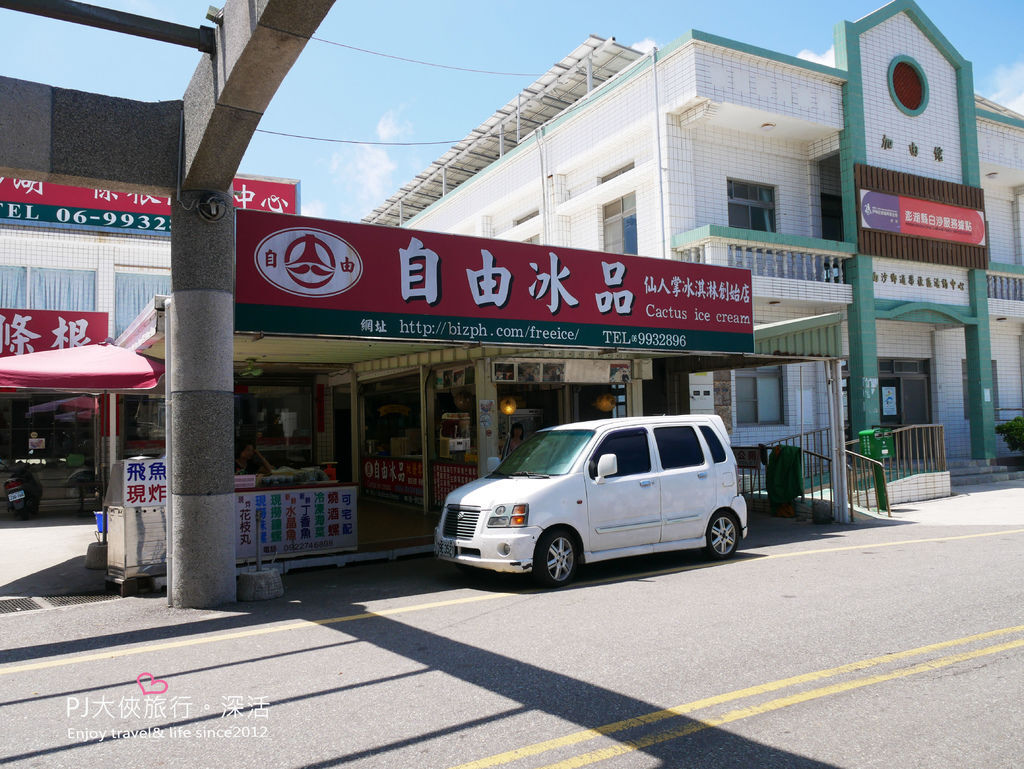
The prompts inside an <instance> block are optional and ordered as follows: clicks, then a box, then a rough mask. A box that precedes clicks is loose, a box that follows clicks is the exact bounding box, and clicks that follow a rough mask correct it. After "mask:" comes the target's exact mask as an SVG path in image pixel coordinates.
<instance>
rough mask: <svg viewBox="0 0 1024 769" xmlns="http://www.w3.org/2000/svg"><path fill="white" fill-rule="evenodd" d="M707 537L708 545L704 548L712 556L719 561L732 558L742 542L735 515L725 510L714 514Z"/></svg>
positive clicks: (709, 522)
mask: <svg viewBox="0 0 1024 769" xmlns="http://www.w3.org/2000/svg"><path fill="white" fill-rule="evenodd" d="M705 539H706V541H707V545H706V546H705V548H704V549H705V550H707V553H708V555H710V556H711V557H712V558H714V559H716V560H719V561H724V560H725V559H726V558H732V556H733V555H734V554H735V553H736V548H737V547H738V546H739V544H740V528H739V526H738V525H737V523H736V518H735V516H733V514H732V513H727V512H724V511H719V512H717V513H715V514H714V515H712V516H711V520H710V521H708V531H707V534H706V536H705Z"/></svg>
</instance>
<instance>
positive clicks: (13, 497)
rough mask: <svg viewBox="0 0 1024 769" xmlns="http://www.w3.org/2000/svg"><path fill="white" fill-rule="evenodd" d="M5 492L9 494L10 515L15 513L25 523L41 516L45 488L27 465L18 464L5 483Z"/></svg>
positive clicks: (8, 508) (8, 507)
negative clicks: (41, 501) (40, 509)
mask: <svg viewBox="0 0 1024 769" xmlns="http://www.w3.org/2000/svg"><path fill="white" fill-rule="evenodd" d="M4 491H5V492H6V493H7V511H8V512H9V513H14V515H15V516H17V517H18V518H20V519H21V520H23V521H25V520H28V519H29V518H31V517H32V516H34V515H38V514H39V500H40V499H42V497H43V486H42V484H41V483H39V480H38V479H37V478H36V476H35V474H34V473H33V472H32V468H31V467H30V466H29V465H27V464H26V463H24V462H18V463H17V464H16V465H15V466H14V470H13V471H12V472H11V477H10V478H8V479H7V480H6V481H5V482H4Z"/></svg>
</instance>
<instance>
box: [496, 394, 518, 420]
mask: <svg viewBox="0 0 1024 769" xmlns="http://www.w3.org/2000/svg"><path fill="white" fill-rule="evenodd" d="M498 408H500V409H501V413H502V414H505V415H506V416H512V415H513V414H515V413H516V408H518V404H517V403H516V399H515V398H514V397H513V396H511V395H509V396H507V397H505V398H502V399H501V402H500V403H498Z"/></svg>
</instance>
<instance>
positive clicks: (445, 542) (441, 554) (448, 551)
mask: <svg viewBox="0 0 1024 769" xmlns="http://www.w3.org/2000/svg"><path fill="white" fill-rule="evenodd" d="M434 552H435V553H436V554H437V557H438V558H454V557H455V554H456V548H455V540H454V539H445V538H444V537H441V538H440V539H438V540H437V544H436V545H435V546H434Z"/></svg>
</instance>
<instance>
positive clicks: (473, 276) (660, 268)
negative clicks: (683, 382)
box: [235, 211, 753, 352]
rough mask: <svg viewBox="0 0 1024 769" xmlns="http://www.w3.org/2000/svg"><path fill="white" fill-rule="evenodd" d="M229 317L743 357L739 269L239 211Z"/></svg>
mask: <svg viewBox="0 0 1024 769" xmlns="http://www.w3.org/2000/svg"><path fill="white" fill-rule="evenodd" d="M236 243H237V258H236V278H237V279H236V289H235V297H236V306H235V326H236V329H237V330H239V331H264V332H276V333H291V334H336V335H339V336H355V337H366V338H388V339H416V340H423V341H458V342H478V343H479V342H482V343H485V344H516V345H557V346H561V347H573V346H575V347H624V348H625V347H629V348H638V349H655V350H680V349H693V350H704V351H711V350H714V351H728V352H752V351H753V310H752V303H751V298H752V297H751V294H752V292H751V279H750V271H749V270H740V269H734V268H729V267H715V266H711V265H706V264H690V263H685V262H677V261H673V260H668V259H651V258H646V257H638V256H623V255H620V254H605V253H599V252H593V251H581V250H578V249H571V248H561V247H546V246H535V245H529V244H525V243H516V242H510V241H502V240H486V239H483V238H472V237H464V236H459V235H446V234H440V233H435V232H421V231H416V230H407V229H401V228H394V227H378V226H373V225H366V224H354V223H351V222H334V221H327V220H322V219H308V218H300V217H282V216H275V215H272V214H264V213H260V212H256V211H245V212H239V214H238V234H237V238H236Z"/></svg>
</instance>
